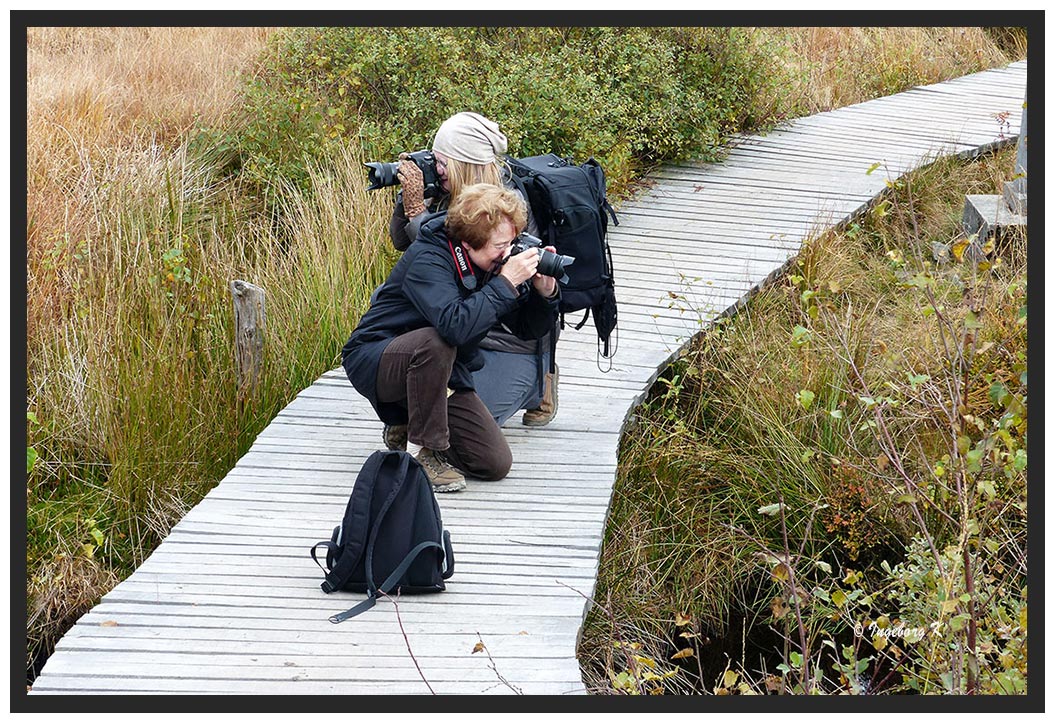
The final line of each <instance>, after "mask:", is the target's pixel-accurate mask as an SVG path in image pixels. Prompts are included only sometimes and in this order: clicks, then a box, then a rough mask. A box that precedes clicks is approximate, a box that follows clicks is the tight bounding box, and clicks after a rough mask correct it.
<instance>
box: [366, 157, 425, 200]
mask: <svg viewBox="0 0 1056 724" xmlns="http://www.w3.org/2000/svg"><path fill="white" fill-rule="evenodd" d="M407 158H408V160H410V161H413V162H414V165H415V166H417V167H418V168H420V169H421V170H422V185H423V186H424V187H425V188H424V193H423V194H422V195H423V196H424V197H425V198H429V197H433V198H436V197H438V196H440V195H441V194H442V193H443V192H444V189H443V186H442V185H441V182H440V174H439V173H438V172H437V170H436V156H434V155H433V152H432V151H430V150H429V149H427V148H423V149H422V150H421V151H415V152H414V153H409V154H407ZM363 165H364V166H366V167H367V169H368V170H367V181H369V182H370V186H368V187H367V191H373V190H374V189H380V188H385V187H386V186H395V185H396V184H398V183H399V182H400V177H399V176H397V175H396V172H397V171H399V170H400V162H399V161H395V162H393V163H382V162H380V161H371V162H369V163H365V164H363Z"/></svg>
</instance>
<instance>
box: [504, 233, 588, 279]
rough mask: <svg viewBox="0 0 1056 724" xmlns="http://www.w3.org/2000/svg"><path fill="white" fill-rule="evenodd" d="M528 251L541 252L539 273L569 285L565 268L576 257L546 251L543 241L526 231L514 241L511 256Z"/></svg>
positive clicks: (537, 269)
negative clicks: (535, 250)
mask: <svg viewBox="0 0 1056 724" xmlns="http://www.w3.org/2000/svg"><path fill="white" fill-rule="evenodd" d="M528 249H538V250H539V266H538V267H537V268H536V271H537V272H539V273H540V274H542V275H543V276H548V277H553V278H554V279H556V280H558V281H559V282H561V283H562V284H567V283H568V273H567V272H565V267H566V266H568V265H570V264H571V263H572V262H574V261H575V260H576V257H574V256H565V255H564V254H555V253H554V252H552V251H549V250H547V249H544V248H543V240H542V239H540V238H539V237H536V236H532V235H531V234H529V233H528V232H526V231H522V232H521V233H520V234H518V235H517V238H515V239H514V240H513V246H512V247H511V248H510V256H514V255H516V254H521V253H523V252H525V251H527V250H528Z"/></svg>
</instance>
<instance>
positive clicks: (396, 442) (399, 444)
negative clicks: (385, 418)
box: [381, 425, 407, 450]
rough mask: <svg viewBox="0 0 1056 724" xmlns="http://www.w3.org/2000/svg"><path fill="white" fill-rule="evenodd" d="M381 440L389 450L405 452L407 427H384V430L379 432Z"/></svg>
mask: <svg viewBox="0 0 1056 724" xmlns="http://www.w3.org/2000/svg"><path fill="white" fill-rule="evenodd" d="M381 439H382V440H383V441H384V442H385V447H387V448H388V449H389V450H406V449H407V426H406V425H386V426H385V429H384V430H382V431H381Z"/></svg>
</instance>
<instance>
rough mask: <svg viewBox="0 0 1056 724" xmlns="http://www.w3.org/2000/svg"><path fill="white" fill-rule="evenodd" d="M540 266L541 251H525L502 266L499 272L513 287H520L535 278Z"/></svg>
mask: <svg viewBox="0 0 1056 724" xmlns="http://www.w3.org/2000/svg"><path fill="white" fill-rule="evenodd" d="M538 266H539V250H538V249H525V250H524V251H522V252H521V253H520V254H517V255H516V256H511V257H510V258H509V259H507V260H506V263H505V264H503V265H502V270H501V271H499V276H500V277H505V278H506V281H508V282H509V283H510V284H512V285H513V286H515V287H516V286H519V285H520V284H521V283H522V282H526V281H528V280H529V279H531V278H532V277H533V276H535V270H536V268H537V267H538Z"/></svg>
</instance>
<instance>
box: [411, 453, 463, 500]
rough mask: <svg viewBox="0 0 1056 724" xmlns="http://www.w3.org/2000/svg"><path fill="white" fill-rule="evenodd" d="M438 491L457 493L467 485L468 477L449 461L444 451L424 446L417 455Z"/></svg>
mask: <svg viewBox="0 0 1056 724" xmlns="http://www.w3.org/2000/svg"><path fill="white" fill-rule="evenodd" d="M415 459H416V460H418V462H419V463H421V465H422V469H423V470H425V474H426V476H427V477H428V478H429V482H430V483H431V484H432V486H433V492H436V493H457V492H458V491H459V490H462V489H463V488H465V487H466V478H465V477H464V476H463V475H462V473H460V472H458V470H456V469H455V468H454V467H453V466H452V465H451V463H449V462H447V458H445V457H444V453H443V452H442V451H438V450H430V449H429V448H427V447H423V448H422V449H421V450H420V451H419V452H418V455H416V456H415Z"/></svg>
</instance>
